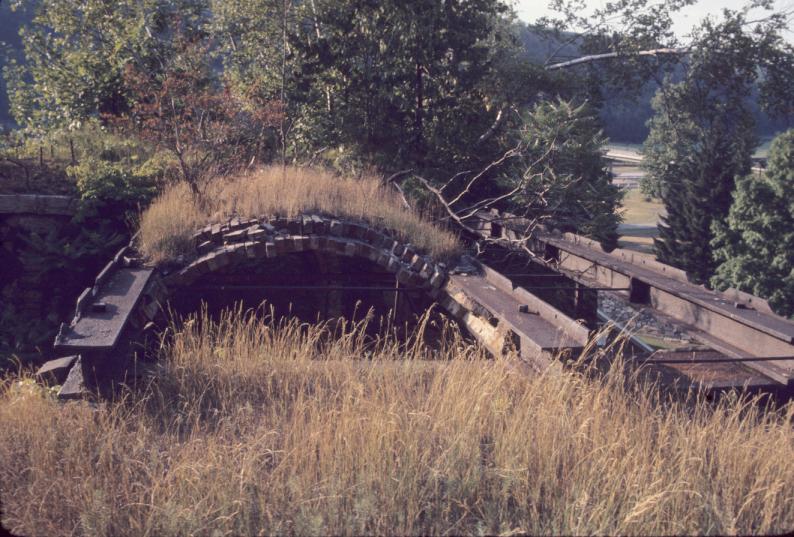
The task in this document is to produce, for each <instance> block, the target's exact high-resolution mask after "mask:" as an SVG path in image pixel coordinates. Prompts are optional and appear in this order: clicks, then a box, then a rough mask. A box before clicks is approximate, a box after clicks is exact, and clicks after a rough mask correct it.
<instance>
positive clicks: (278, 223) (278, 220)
mask: <svg viewBox="0 0 794 537" xmlns="http://www.w3.org/2000/svg"><path fill="white" fill-rule="evenodd" d="M270 223H271V224H272V225H273V227H274V228H275V229H276V231H281V230H284V231H286V230H287V219H286V218H284V217H283V216H277V217H275V218H273V219H272V220H270Z"/></svg>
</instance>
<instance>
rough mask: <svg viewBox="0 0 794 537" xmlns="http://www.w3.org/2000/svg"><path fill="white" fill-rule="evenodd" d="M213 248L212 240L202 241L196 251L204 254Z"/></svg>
mask: <svg viewBox="0 0 794 537" xmlns="http://www.w3.org/2000/svg"><path fill="white" fill-rule="evenodd" d="M214 248H215V243H214V242H212V241H204V242H202V243H201V244H199V245H198V248H197V250H198V253H199V254H206V253H209V252H211V251H212V250H213V249H214Z"/></svg>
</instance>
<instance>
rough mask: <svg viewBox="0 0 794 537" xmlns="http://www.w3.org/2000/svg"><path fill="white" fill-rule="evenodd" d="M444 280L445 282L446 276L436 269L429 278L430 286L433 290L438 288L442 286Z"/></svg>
mask: <svg viewBox="0 0 794 537" xmlns="http://www.w3.org/2000/svg"><path fill="white" fill-rule="evenodd" d="M444 280H446V274H444V273H443V272H441V271H440V270H438V269H436V270H434V271H433V275H432V276H431V277H430V285H432V286H433V287H435V288H439V287H441V286H442V285H443V284H444Z"/></svg>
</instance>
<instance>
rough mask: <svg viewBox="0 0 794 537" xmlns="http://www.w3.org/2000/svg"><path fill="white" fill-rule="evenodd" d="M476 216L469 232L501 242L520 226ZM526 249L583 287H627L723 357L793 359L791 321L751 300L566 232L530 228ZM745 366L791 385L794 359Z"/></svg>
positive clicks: (510, 218)
mask: <svg viewBox="0 0 794 537" xmlns="http://www.w3.org/2000/svg"><path fill="white" fill-rule="evenodd" d="M477 218H480V219H482V220H483V221H484V222H483V223H481V224H480V225H478V226H475V228H476V229H483V230H488V233H489V235H488V238H491V239H493V238H494V236H493V230H494V229H498V230H500V231H499V233H500V236H502V237H505V238H506V237H507V235H506V234H505V230H507V229H509V228H510V227H511V226H513V225H514V224H513V222H517V224H516V225H517V226H518V227H520V226H521V219H517V218H515V217H513V216H511V215H507V218H504V217H502V216H499V215H494V214H493V213H487V212H482V213H478V215H477ZM513 234H515V233H514V232H513ZM496 238H499V237H496ZM527 246H528V247H529V248H530V249H531V250H532V251H533V252H534V253H535V254H536V255H537V258H536V259H534V261H535V262H538V263H540V264H542V265H544V266H546V267H547V268H551V269H553V270H556V271H558V272H560V273H562V274H565V275H566V276H568V277H570V278H571V279H573V280H574V281H577V282H579V283H582V284H583V285H589V286H591V287H601V286H609V287H618V288H629V289H630V291H629V296H630V298H633V299H634V300H640V301H643V302H645V303H647V304H648V305H649V306H651V307H652V308H653V309H655V310H657V311H659V312H662V313H664V314H666V315H667V316H669V317H671V318H673V319H675V320H676V321H678V322H681V323H683V324H685V325H688V326H691V327H694V328H696V329H697V330H700V331H702V332H705V333H707V334H709V340H710V341H709V342H708V344H709V345H711V346H713V347H714V348H716V349H717V350H719V351H721V352H723V353H725V354H727V355H729V356H733V357H738V356H743V355H749V356H794V322H791V321H789V320H787V319H784V318H782V317H779V316H776V315H774V314H772V313H771V312H770V310H769V309H768V306H766V305H765V303H764V301H762V300H761V299H758V298H757V297H748V296H747V295H738V294H736V293H734V295H733V296H730V295H726V294H723V293H718V292H715V291H711V290H708V289H706V288H704V287H702V286H698V285H694V284H692V283H690V282H688V281H687V279H686V274H685V273H684V272H683V271H681V270H679V269H676V268H674V267H670V266H667V265H664V264H662V263H659V262H658V261H656V260H655V259H653V258H652V257H650V256H647V255H642V254H633V253H626V252H623V251H617V252H612V253H606V252H604V251H603V250H602V249H601V248H600V246H598V244H597V243H595V242H594V241H591V240H589V239H586V238H583V237H578V236H576V235H572V234H569V233H568V234H564V235H562V234H552V233H549V232H547V231H545V230H536V231H535V232H534V233H533V235H532V237H531V240H529V241H527ZM621 293H622V292H621ZM737 297H738V298H737ZM747 367H750V368H752V369H754V370H756V371H758V372H760V373H762V374H764V375H767V376H769V377H770V378H772V379H774V380H775V381H777V382H780V383H782V384H786V385H791V384H794V360H782V361H776V362H759V361H756V362H748V363H747Z"/></svg>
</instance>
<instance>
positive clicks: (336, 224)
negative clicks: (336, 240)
mask: <svg viewBox="0 0 794 537" xmlns="http://www.w3.org/2000/svg"><path fill="white" fill-rule="evenodd" d="M329 231H330V233H331V235H334V236H336V237H340V236H342V235H343V234H344V225H343V224H342V222H340V221H339V220H331V225H330V226H329Z"/></svg>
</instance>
